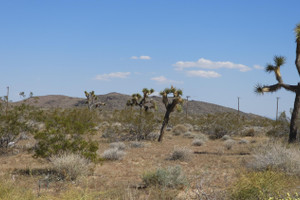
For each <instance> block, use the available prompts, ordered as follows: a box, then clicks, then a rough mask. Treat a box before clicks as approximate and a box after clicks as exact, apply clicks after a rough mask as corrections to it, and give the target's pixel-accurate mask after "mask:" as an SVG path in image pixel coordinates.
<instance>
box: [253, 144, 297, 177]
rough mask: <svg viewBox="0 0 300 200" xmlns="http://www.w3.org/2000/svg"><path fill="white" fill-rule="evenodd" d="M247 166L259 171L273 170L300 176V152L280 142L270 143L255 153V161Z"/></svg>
mask: <svg viewBox="0 0 300 200" xmlns="http://www.w3.org/2000/svg"><path fill="white" fill-rule="evenodd" d="M247 166H248V167H249V168H251V169H255V170H258V171H263V170H268V169H273V170H277V171H282V172H285V173H287V174H291V175H297V176H299V175H300V151H299V149H298V148H294V147H286V146H284V145H283V144H280V143H279V142H272V143H268V144H265V145H264V146H261V147H260V148H258V149H256V150H255V151H254V153H253V159H252V160H251V161H249V162H248V165H247Z"/></svg>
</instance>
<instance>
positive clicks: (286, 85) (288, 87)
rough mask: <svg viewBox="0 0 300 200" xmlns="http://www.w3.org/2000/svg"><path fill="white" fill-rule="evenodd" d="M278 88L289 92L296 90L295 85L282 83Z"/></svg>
mask: <svg viewBox="0 0 300 200" xmlns="http://www.w3.org/2000/svg"><path fill="white" fill-rule="evenodd" d="M280 86H281V87H283V88H284V89H286V90H288V91H291V92H296V91H297V88H298V86H297V85H288V84H284V83H282V84H280Z"/></svg>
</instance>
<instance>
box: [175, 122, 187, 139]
mask: <svg viewBox="0 0 300 200" xmlns="http://www.w3.org/2000/svg"><path fill="white" fill-rule="evenodd" d="M187 131H188V129H187V128H186V126H185V125H183V124H178V125H176V126H175V127H174V128H173V131H172V134H173V135H176V136H178V135H181V134H183V133H185V132H187Z"/></svg>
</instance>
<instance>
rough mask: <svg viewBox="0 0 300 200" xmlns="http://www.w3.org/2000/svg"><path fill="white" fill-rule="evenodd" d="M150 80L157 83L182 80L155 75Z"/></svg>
mask: <svg viewBox="0 0 300 200" xmlns="http://www.w3.org/2000/svg"><path fill="white" fill-rule="evenodd" d="M151 80H153V81H156V82H157V83H161V84H162V83H183V82H182V81H174V80H170V79H167V78H166V77H164V76H157V77H153V78H151Z"/></svg>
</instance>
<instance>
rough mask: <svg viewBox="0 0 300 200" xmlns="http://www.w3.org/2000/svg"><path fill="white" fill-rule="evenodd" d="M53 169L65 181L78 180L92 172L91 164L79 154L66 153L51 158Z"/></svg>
mask: <svg viewBox="0 0 300 200" xmlns="http://www.w3.org/2000/svg"><path fill="white" fill-rule="evenodd" d="M50 161H51V163H52V165H53V169H54V170H55V171H56V172H58V173H59V175H60V176H61V178H62V179H63V180H76V179H77V178H78V177H80V176H86V175H88V173H89V172H90V169H91V168H90V162H89V160H87V159H86V158H83V157H82V156H80V155H78V154H73V153H64V154H61V155H55V156H52V157H50Z"/></svg>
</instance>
